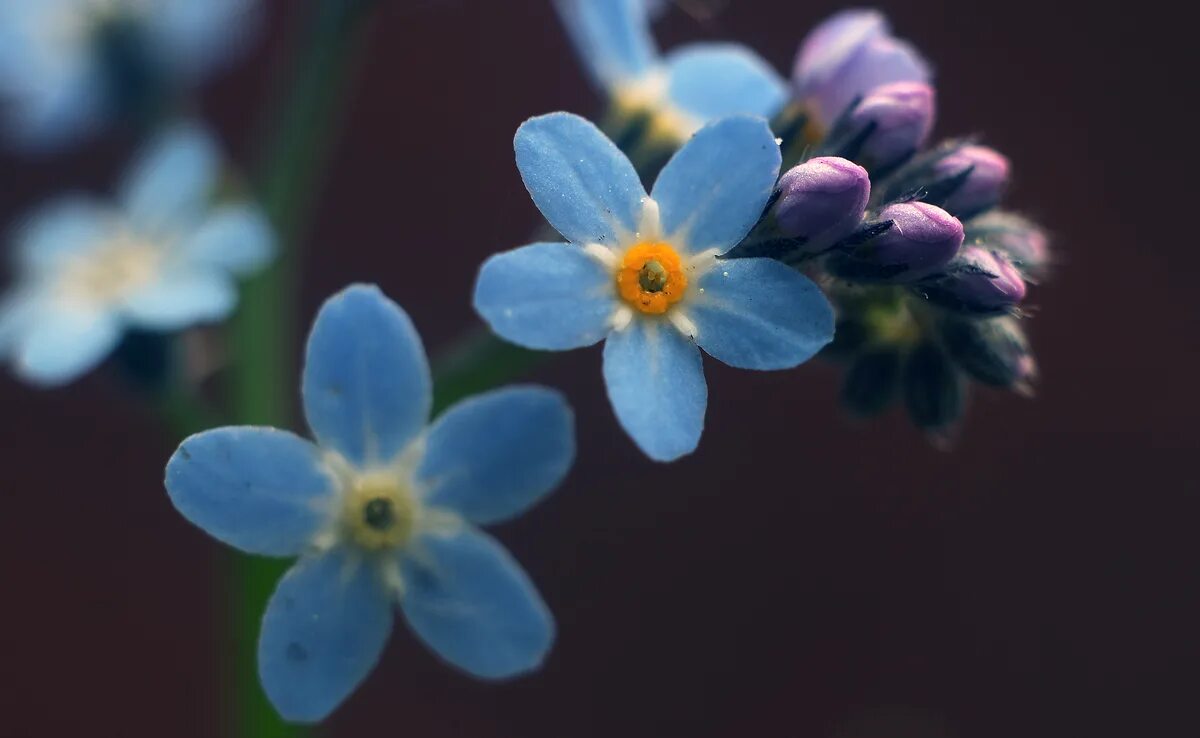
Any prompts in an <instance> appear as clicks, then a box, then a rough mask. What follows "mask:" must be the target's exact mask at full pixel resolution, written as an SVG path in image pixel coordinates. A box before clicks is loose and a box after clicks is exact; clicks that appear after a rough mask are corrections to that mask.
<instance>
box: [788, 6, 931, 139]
mask: <svg viewBox="0 0 1200 738" xmlns="http://www.w3.org/2000/svg"><path fill="white" fill-rule="evenodd" d="M929 80H930V71H929V65H928V64H927V63H926V62H925V60H924V59H923V58H922V57H921V55H920V54H919V53H917V51H916V50H915V49H914V48H913V47H912V46H911V45H909V44H908V43H906V42H904V41H900V40H898V39H896V38H894V37H893V36H891V34H890V32H889V29H888V24H887V20H886V19H885V18H884V16H883V14H882V13H879V12H878V11H874V10H846V11H842V12H840V13H838V14H836V15H834V16H832V17H830V18H829V19H828V20H826V21H824V22H823V23H821V25H819V26H817V27H816V28H815V29H813V31H812V32H811V33H809V34H808V36H807V37H805V39H804V41H803V43H801V45H800V51H799V53H798V54H797V56H796V63H795V66H794V69H793V73H792V85H793V87H794V90H795V94H796V98H797V100H799V101H800V103H801V105H803V107H804V110H805V112H806V113H807V114H808V116H809V118H810V120H811V122H812V123H813V124H814V125H815V126H816V127H817V129H818V131H820V132H827V131H829V130H830V128H832V127H833V124H834V122H835V121H837V119H838V118H839V117H841V116H842V115H843V114H844V113H846V112H847V109H848V108H849V107H850V105H851V103H853V102H854V101H855V100H857V99H859V98H862V97H864V96H866V95H868V94H869V93H870V92H871V91H872V90H874V89H875V88H876V87H879V86H881V85H885V84H888V83H891V82H922V83H927V82H929Z"/></svg>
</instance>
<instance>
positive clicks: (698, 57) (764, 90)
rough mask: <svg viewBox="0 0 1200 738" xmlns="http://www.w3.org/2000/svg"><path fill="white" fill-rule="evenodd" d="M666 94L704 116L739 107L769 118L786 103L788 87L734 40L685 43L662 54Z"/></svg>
mask: <svg viewBox="0 0 1200 738" xmlns="http://www.w3.org/2000/svg"><path fill="white" fill-rule="evenodd" d="M667 95H668V97H669V98H670V100H671V102H672V103H674V104H675V105H676V106H678V107H679V108H680V109H682V110H684V111H685V112H687V113H690V114H691V115H693V116H695V117H697V118H699V119H700V120H702V121H705V122H707V121H710V120H715V119H717V118H723V117H725V116H729V115H737V114H739V113H741V114H747V115H761V116H763V117H764V118H771V117H773V116H774V115H775V114H776V113H778V112H779V111H780V110H782V109H783V106H784V104H786V103H787V99H788V88H787V83H786V82H784V81H783V78H782V77H780V76H779V73H778V72H776V71H775V70H774V69H772V68H771V65H769V64H767V63H766V62H765V61H763V59H762V58H761V57H759V56H758V55H757V54H755V53H754V52H752V51H750V50H749V49H747V48H746V47H744V46H742V45H740V44H691V45H689V46H685V47H683V48H681V49H679V50H677V51H674V52H672V53H671V54H669V55H668V56H667Z"/></svg>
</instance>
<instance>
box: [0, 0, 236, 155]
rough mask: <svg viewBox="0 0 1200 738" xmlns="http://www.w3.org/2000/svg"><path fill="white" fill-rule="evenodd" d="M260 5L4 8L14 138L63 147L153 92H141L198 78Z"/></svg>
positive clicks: (135, 2) (1, 52)
mask: <svg viewBox="0 0 1200 738" xmlns="http://www.w3.org/2000/svg"><path fill="white" fill-rule="evenodd" d="M258 6H259V3H258V0H4V2H0V111H2V114H3V115H4V117H5V118H6V120H5V123H6V124H7V125H6V127H7V128H8V133H9V134H10V135H11V136H12V137H13V138H15V139H16V140H17V141H18V142H21V143H23V144H26V145H28V146H32V147H47V146H53V145H55V144H60V143H63V142H65V141H67V140H69V139H71V138H74V137H77V136H79V135H82V134H85V133H86V132H88V130H89V129H91V128H93V127H94V126H95V125H96V124H97V123H100V122H102V121H103V120H104V119H105V118H109V117H112V116H113V115H115V114H117V113H119V112H121V111H122V108H123V107H125V106H127V105H129V104H131V101H132V100H135V99H138V98H139V97H140V96H142V95H145V94H148V92H149V91H147V90H143V89H139V88H141V87H145V86H148V85H156V84H159V83H163V84H168V85H175V84H186V83H189V82H192V81H194V80H195V79H197V78H198V77H200V76H201V75H203V74H205V73H207V72H208V71H210V70H211V69H212V68H214V67H215V66H216V65H217V64H218V63H220V62H221V61H223V60H224V59H225V58H227V57H228V52H229V51H231V50H232V49H233V48H234V47H235V46H237V45H238V43H239V42H241V41H242V40H243V39H244V38H245V37H246V35H247V32H248V31H249V30H250V29H251V28H252V27H253V25H254V24H253V22H252V21H253V20H254V19H255V18H256V17H257V14H258V10H259V7H258ZM151 94H152V93H151Z"/></svg>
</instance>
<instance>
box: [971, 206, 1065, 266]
mask: <svg viewBox="0 0 1200 738" xmlns="http://www.w3.org/2000/svg"><path fill="white" fill-rule="evenodd" d="M967 241H968V242H970V243H974V244H978V245H981V246H984V247H986V248H989V249H993V250H996V251H1002V252H1004V253H1005V254H1006V255H1007V256H1008V258H1009V260H1010V261H1011V262H1012V263H1013V265H1015V266H1016V267H1017V268H1018V269H1020V270H1021V273H1022V274H1025V275H1027V276H1028V277H1030V278H1031V279H1034V280H1037V279H1042V278H1044V277H1045V276H1046V273H1047V272H1048V271H1049V266H1050V245H1049V239H1047V238H1046V234H1045V232H1044V231H1042V229H1041V228H1038V227H1037V226H1036V225H1034V224H1033V223H1031V222H1030V221H1029V220H1027V219H1025V218H1022V217H1021V216H1019V215H1015V214H1013V213H1002V212H996V213H985V214H983V215H981V216H979V217H978V218H974V219H972V220H971V225H970V228H969V229H968V231H967Z"/></svg>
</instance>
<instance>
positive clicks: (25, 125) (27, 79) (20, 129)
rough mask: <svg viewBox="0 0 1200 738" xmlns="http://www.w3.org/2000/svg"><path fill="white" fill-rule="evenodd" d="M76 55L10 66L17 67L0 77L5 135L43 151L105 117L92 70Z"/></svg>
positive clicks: (89, 129)
mask: <svg viewBox="0 0 1200 738" xmlns="http://www.w3.org/2000/svg"><path fill="white" fill-rule="evenodd" d="M0 43H4V40H3V39H0ZM43 53H44V52H43ZM81 61H82V60H74V59H62V60H60V62H61V63H57V62H56V63H52V64H50V65H46V64H36V63H35V64H33V65H26V66H24V68H23V69H21V68H18V69H16V70H9V71H10V72H15V73H16V74H15V75H14V78H13V79H0V100H3V101H4V102H5V103H6V104H5V105H0V116H3V118H4V123H5V128H6V130H5V131H4V133H5V134H6V137H7V138H9V139H10V140H11V141H12V142H13V143H15V144H16V145H18V146H20V147H22V148H25V149H27V150H30V151H33V152H37V153H43V152H46V151H50V150H53V149H56V148H60V147H61V146H63V145H64V144H67V143H69V142H71V141H74V140H76V139H79V138H82V137H83V136H85V135H86V134H88V133H90V132H92V131H93V130H94V129H95V128H96V126H97V123H99V122H100V120H101V118H103V117H104V108H105V105H104V96H103V94H102V93H101V89H102V86H101V84H100V82H99V80H98V79H97V78H96V74H95V70H94V69H93V68H92V67H90V66H87V65H85V64H83V63H81ZM16 75H20V76H16Z"/></svg>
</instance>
